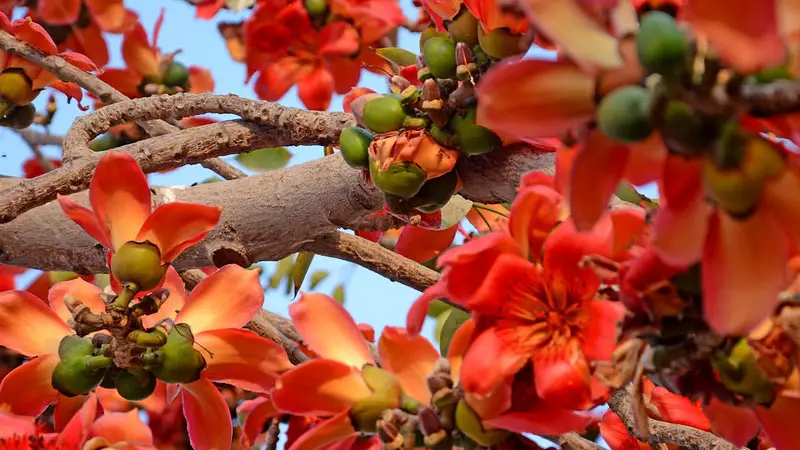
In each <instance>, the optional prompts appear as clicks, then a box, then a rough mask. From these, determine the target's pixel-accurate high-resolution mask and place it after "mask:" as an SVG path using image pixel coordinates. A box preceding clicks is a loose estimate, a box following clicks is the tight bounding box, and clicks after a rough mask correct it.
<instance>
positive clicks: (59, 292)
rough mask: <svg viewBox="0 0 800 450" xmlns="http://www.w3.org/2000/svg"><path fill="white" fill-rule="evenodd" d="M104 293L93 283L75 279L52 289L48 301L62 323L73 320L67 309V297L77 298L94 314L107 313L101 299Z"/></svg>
mask: <svg viewBox="0 0 800 450" xmlns="http://www.w3.org/2000/svg"><path fill="white" fill-rule="evenodd" d="M102 292H103V291H102V290H101V289H100V288H99V287H97V285H95V284H93V283H89V282H88V281H86V280H84V279H83V278H75V279H74V280H69V281H60V282H58V283H56V284H54V285H53V287H51V288H50V292H49V294H48V296H47V300H48V302H49V303H50V307H51V308H52V309H53V311H54V312H55V313H56V314H57V315H58V317H59V318H61V320H62V321H64V322H66V321H67V320H70V319H72V313H70V312H69V309H67V304H66V303H65V301H64V300H65V298H66V296H67V295H69V296H72V297H75V298H76V299H78V300H80V301H81V303H83V304H84V305H86V306H88V307H89V310H90V311H91V312H93V313H98V314H99V313H102V312H105V311H106V305H105V303H103V300H102V299H101V298H100V294H101V293H102Z"/></svg>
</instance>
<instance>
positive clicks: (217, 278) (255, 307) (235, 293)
mask: <svg viewBox="0 0 800 450" xmlns="http://www.w3.org/2000/svg"><path fill="white" fill-rule="evenodd" d="M263 303H264V289H263V288H262V287H261V283H260V282H259V281H258V271H257V270H248V269H245V268H243V267H239V266H237V265H234V264H229V265H227V266H225V267H223V268H221V269H220V270H218V271H217V272H214V274H213V275H211V276H210V277H208V278H206V279H205V280H203V281H201V282H200V283H199V284H198V285H197V286H195V288H194V289H193V290H192V293H191V295H190V296H189V301H188V302H186V306H185V307H184V308H183V309H182V310H181V312H180V313H178V316H177V317H175V322H176V323H187V324H189V325H190V326H191V327H192V332H193V333H194V334H199V333H201V332H203V331H206V330H218V329H222V328H241V327H243V326H244V325H245V324H246V323H247V322H249V321H250V320H251V319H252V318H253V317H254V316H255V315H256V313H257V312H258V311H259V310H260V309H261V305H262V304H263Z"/></svg>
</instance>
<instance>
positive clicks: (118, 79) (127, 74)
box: [97, 68, 142, 98]
mask: <svg viewBox="0 0 800 450" xmlns="http://www.w3.org/2000/svg"><path fill="white" fill-rule="evenodd" d="M97 77H98V78H100V79H101V80H103V81H105V82H106V83H108V84H110V85H111V86H113V87H115V88H116V89H117V90H118V91H120V92H122V93H123V94H125V95H126V96H127V97H129V98H136V97H139V83H141V82H142V76H141V75H139V74H138V73H136V72H134V71H133V70H130V69H113V68H112V69H106V70H104V71H103V73H101V74H99V75H97Z"/></svg>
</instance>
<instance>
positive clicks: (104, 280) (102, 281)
mask: <svg viewBox="0 0 800 450" xmlns="http://www.w3.org/2000/svg"><path fill="white" fill-rule="evenodd" d="M109 284H111V277H110V276H109V275H108V274H104V273H98V274H97V275H95V276H94V285H95V286H97V287H99V288H100V289H105V288H106V286H108V285H109Z"/></svg>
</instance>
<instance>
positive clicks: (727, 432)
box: [704, 396, 761, 447]
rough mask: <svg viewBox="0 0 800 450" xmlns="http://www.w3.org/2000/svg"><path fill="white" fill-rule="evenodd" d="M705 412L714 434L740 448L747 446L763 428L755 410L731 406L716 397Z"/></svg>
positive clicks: (712, 398)
mask: <svg viewBox="0 0 800 450" xmlns="http://www.w3.org/2000/svg"><path fill="white" fill-rule="evenodd" d="M704 412H705V415H706V416H707V417H708V419H709V421H710V422H711V429H712V431H713V432H714V434H716V435H718V436H721V437H722V438H724V439H725V440H727V441H730V442H731V443H732V444H733V445H736V446H739V447H743V446H745V445H747V443H748V442H750V440H751V439H753V437H755V436H756V435H757V434H758V431H759V429H760V428H761V425H760V424H759V423H758V418H757V417H756V414H755V412H754V411H753V409H751V408H749V407H746V406H744V407H738V406H733V405H729V404H727V403H725V402H722V401H720V400H719V399H717V398H716V397H714V396H712V397H711V400H710V401H709V402H708V405H707V406H706V407H705V408H704Z"/></svg>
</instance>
